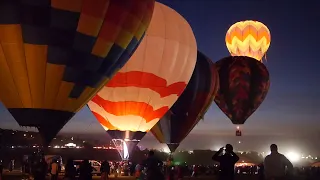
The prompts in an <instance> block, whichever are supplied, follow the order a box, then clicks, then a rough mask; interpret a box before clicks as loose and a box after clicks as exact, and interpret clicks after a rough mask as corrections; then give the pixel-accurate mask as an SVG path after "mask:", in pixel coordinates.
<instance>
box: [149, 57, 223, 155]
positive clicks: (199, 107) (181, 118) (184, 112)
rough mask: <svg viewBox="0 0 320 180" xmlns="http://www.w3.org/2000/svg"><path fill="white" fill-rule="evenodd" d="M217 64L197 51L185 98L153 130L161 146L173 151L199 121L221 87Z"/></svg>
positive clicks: (182, 97)
mask: <svg viewBox="0 0 320 180" xmlns="http://www.w3.org/2000/svg"><path fill="white" fill-rule="evenodd" d="M218 80H219V78H218V73H217V71H216V70H215V67H214V63H213V62H212V61H211V60H210V59H209V58H207V57H206V56H205V55H203V54H202V53H200V52H198V55H197V63H196V67H195V69H194V71H193V74H192V77H191V80H190V81H189V84H188V86H187V88H186V89H185V90H184V92H183V93H182V95H181V96H180V97H179V98H178V100H177V101H176V102H175V103H174V105H173V106H172V107H171V109H170V110H169V111H168V112H167V113H166V115H165V116H164V117H162V118H161V120H160V121H159V122H158V123H157V124H156V125H155V126H154V127H153V128H152V129H151V132H152V134H153V135H154V136H155V137H156V138H157V139H158V140H159V142H160V143H166V144H167V145H168V147H169V149H170V150H171V152H174V151H175V150H176V148H177V147H178V146H179V144H180V142H181V141H182V140H183V139H184V138H185V137H186V136H187V135H188V134H189V133H190V131H191V130H192V129H193V128H194V127H195V125H196V124H197V123H198V122H199V120H200V118H201V117H202V116H203V114H202V113H204V112H205V108H207V107H208V106H209V105H210V104H211V101H212V99H213V97H214V96H215V94H216V92H217V90H218V88H217V87H216V86H219V83H218Z"/></svg>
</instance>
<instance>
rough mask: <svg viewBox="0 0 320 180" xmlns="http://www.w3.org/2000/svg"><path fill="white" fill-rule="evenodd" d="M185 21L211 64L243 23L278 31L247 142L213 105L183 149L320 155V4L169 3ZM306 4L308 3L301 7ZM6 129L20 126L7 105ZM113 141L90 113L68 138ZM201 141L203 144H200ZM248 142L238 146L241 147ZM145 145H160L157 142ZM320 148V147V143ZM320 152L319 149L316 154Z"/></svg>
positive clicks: (248, 0) (255, 0) (250, 0)
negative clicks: (276, 148)
mask: <svg viewBox="0 0 320 180" xmlns="http://www.w3.org/2000/svg"><path fill="white" fill-rule="evenodd" d="M160 2H162V3H164V4H166V5H168V6H170V7H172V8H173V9H175V10H176V11H177V12H179V13H180V14H181V15H182V16H184V17H185V18H186V19H187V21H188V22H189V23H190V25H191V27H192V28H193V31H194V34H195V36H196V39H197V43H198V50H200V51H202V52H203V53H205V54H206V55H207V56H208V57H210V58H211V59H212V61H214V62H215V61H217V60H219V59H221V58H223V57H226V56H228V55H229V52H228V50H227V48H226V46H225V34H226V31H227V30H228V28H229V27H230V26H231V25H232V24H233V23H235V22H237V21H241V20H258V21H260V22H263V23H264V24H265V25H267V26H268V28H269V30H270V31H271V46H270V48H269V50H268V52H267V62H265V65H266V66H267V68H268V70H269V73H270V79H271V87H270V90H269V93H268V95H267V97H266V99H265V101H264V102H263V103H262V105H261V106H260V107H259V109H258V110H257V111H256V112H255V113H254V114H253V115H252V116H251V117H250V118H249V119H248V120H247V122H246V124H245V125H244V126H243V127H242V129H243V134H244V136H243V137H237V138H236V137H234V133H235V126H234V125H232V123H231V122H230V120H228V119H227V117H226V116H225V115H224V114H223V113H222V112H221V111H220V110H219V109H218V107H217V106H216V105H215V104H214V103H213V105H212V106H211V108H210V110H209V111H208V112H207V114H206V115H205V120H204V121H201V122H199V124H198V125H197V127H196V128H195V129H194V130H193V131H192V132H191V134H190V135H189V136H188V137H187V138H186V139H185V141H184V142H183V143H182V145H181V148H182V149H184V148H196V149H208V148H211V149H217V148H218V147H221V146H222V145H223V144H225V143H233V144H234V145H235V148H236V149H239V150H247V149H254V150H259V151H262V150H263V151H264V150H266V149H267V147H268V146H269V143H278V144H279V145H280V150H281V146H282V147H283V149H295V150H296V151H301V152H302V151H308V152H313V153H316V151H318V152H319V153H318V154H319V155H320V145H316V144H313V143H314V141H315V140H318V138H320V119H319V115H320V111H319V109H318V108H319V107H320V100H319V95H318V94H319V93H317V92H320V86H317V85H318V83H319V81H320V68H319V67H320V59H319V53H320V49H319V47H320V35H319V32H320V25H319V24H320V11H319V9H320V1H318V0H309V1H297V2H295V1H288V0H281V1H279V0H274V1H272V0H268V1H267V0H265V1H264V0H162V1H160ZM302 2H304V4H303V3H302ZM0 121H1V126H0V127H1V128H14V129H23V128H19V126H18V124H17V123H16V122H15V121H14V119H13V118H12V117H11V115H10V114H9V113H8V112H7V110H6V109H5V108H4V107H3V106H0ZM65 132H74V133H87V134H97V135H100V137H101V138H102V137H104V136H106V135H105V134H104V130H103V129H102V127H100V125H99V124H98V123H97V122H96V120H95V118H94V116H93V115H92V114H91V113H90V111H89V110H88V109H87V108H84V109H83V110H82V111H80V112H79V113H78V114H77V115H76V116H75V117H74V118H73V119H72V120H71V121H70V122H69V123H68V124H67V125H66V126H65V128H64V129H63V130H62V132H61V133H65ZM199 138H201V139H203V141H201V142H200V141H199ZM239 140H240V141H241V142H242V143H241V144H238V141H239ZM141 144H142V145H144V146H146V147H151V146H152V147H155V146H156V147H160V146H159V144H157V142H156V140H155V139H154V138H153V137H152V136H151V135H149V136H146V137H145V139H144V140H143V142H142V143H141ZM317 144H319V143H317ZM317 149H318V150H317Z"/></svg>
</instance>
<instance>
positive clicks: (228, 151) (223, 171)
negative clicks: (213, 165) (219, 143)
mask: <svg viewBox="0 0 320 180" xmlns="http://www.w3.org/2000/svg"><path fill="white" fill-rule="evenodd" d="M223 149H224V147H222V148H220V149H219V151H218V152H216V154H214V155H213V157H212V160H214V161H217V162H219V163H220V172H219V179H221V180H234V165H235V164H236V162H237V161H238V160H239V157H238V156H237V155H236V153H234V152H233V147H232V145H231V144H227V145H226V148H225V153H224V154H222V155H221V153H222V152H223Z"/></svg>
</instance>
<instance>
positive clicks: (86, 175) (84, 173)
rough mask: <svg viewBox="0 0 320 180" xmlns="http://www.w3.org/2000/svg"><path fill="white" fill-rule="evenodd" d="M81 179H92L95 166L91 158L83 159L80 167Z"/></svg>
mask: <svg viewBox="0 0 320 180" xmlns="http://www.w3.org/2000/svg"><path fill="white" fill-rule="evenodd" d="M79 169H80V176H79V180H92V171H93V167H92V166H91V164H90V162H89V160H84V161H82V163H81V165H80V167H79Z"/></svg>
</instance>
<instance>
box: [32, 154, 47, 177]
mask: <svg viewBox="0 0 320 180" xmlns="http://www.w3.org/2000/svg"><path fill="white" fill-rule="evenodd" d="M47 171H48V164H47V162H46V160H45V159H44V157H42V158H40V159H39V160H37V162H36V163H35V165H34V173H33V174H34V180H44V179H45V178H46V174H47Z"/></svg>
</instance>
